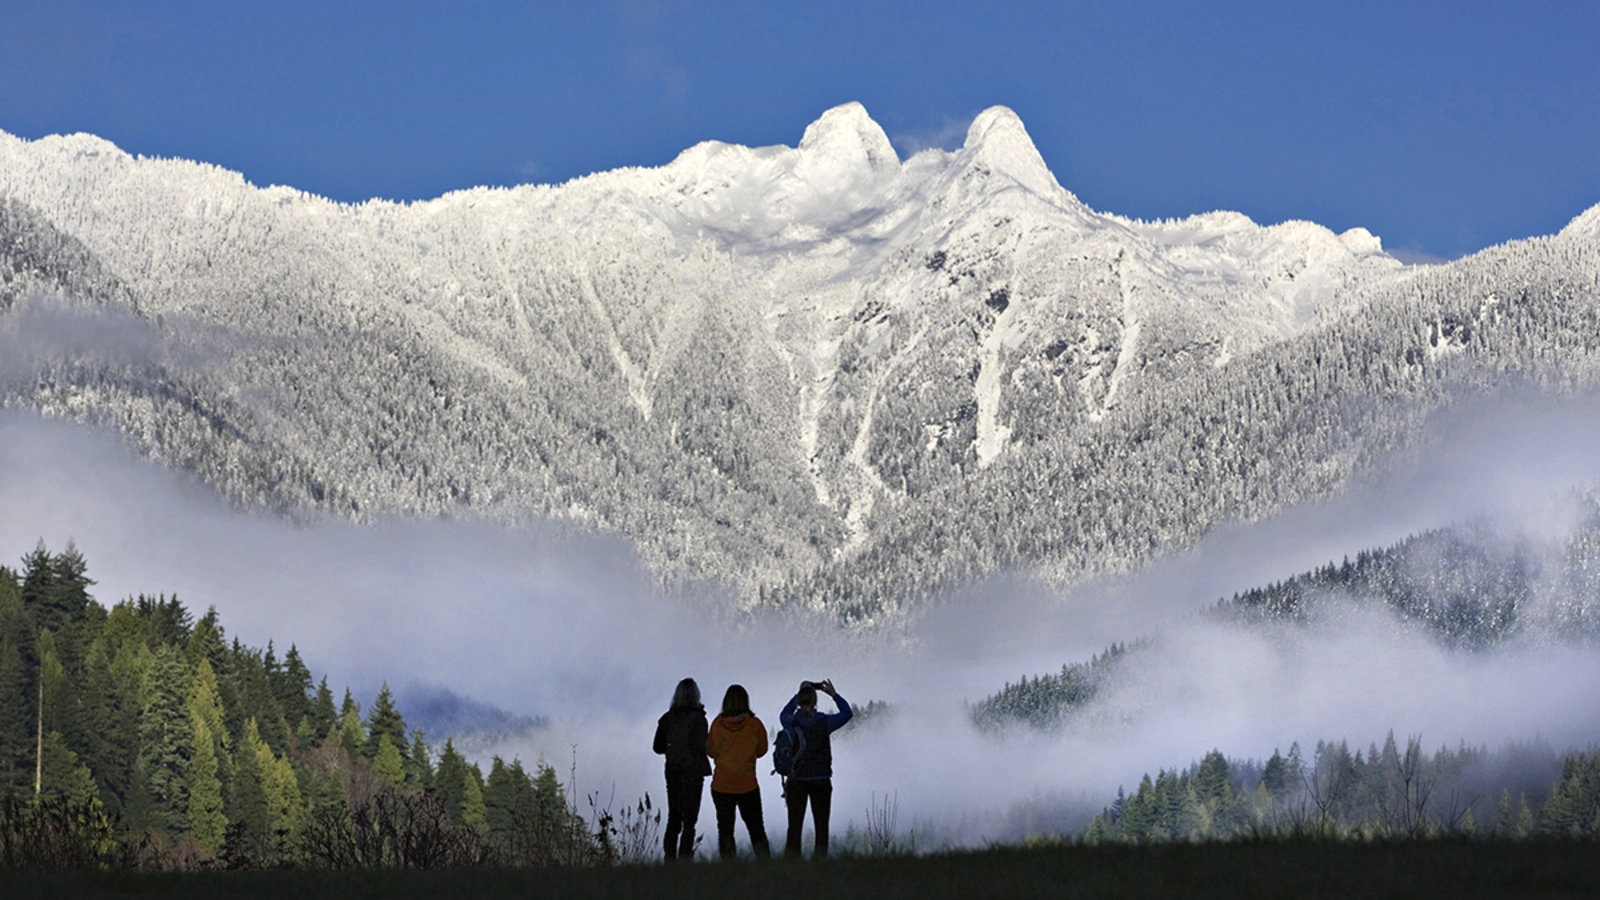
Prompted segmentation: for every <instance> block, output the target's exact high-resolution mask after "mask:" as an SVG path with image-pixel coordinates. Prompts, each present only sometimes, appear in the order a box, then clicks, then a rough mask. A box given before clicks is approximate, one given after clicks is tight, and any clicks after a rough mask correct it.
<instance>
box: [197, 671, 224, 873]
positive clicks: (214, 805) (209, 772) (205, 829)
mask: <svg viewBox="0 0 1600 900" xmlns="http://www.w3.org/2000/svg"><path fill="white" fill-rule="evenodd" d="M201 664H202V665H206V662H205V659H204V658H203V657H202V658H201ZM193 721H194V740H195V750H194V758H193V759H191V760H190V761H189V832H190V834H192V835H194V840H195V843H196V844H199V845H200V848H201V849H202V850H204V851H205V852H206V853H209V854H211V855H212V856H216V855H218V854H220V853H221V852H222V848H223V842H224V840H225V839H226V837H227V833H228V819H227V816H226V815H225V814H224V813H223V806H222V779H221V778H220V777H219V776H218V770H219V769H220V764H219V761H218V759H217V750H216V748H217V740H216V738H214V737H213V736H212V733H211V726H210V725H209V724H207V719H206V717H205V716H203V715H195V716H194V719H193ZM219 721H220V719H219Z"/></svg>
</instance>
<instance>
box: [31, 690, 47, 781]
mask: <svg viewBox="0 0 1600 900" xmlns="http://www.w3.org/2000/svg"><path fill="white" fill-rule="evenodd" d="M43 789H44V667H43V666H41V667H40V671H39V744H38V747H37V748H36V749H35V750H34V753H33V795H34V796H35V797H37V796H39V793H40V791H42V790H43Z"/></svg>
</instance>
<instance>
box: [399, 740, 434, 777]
mask: <svg viewBox="0 0 1600 900" xmlns="http://www.w3.org/2000/svg"><path fill="white" fill-rule="evenodd" d="M423 737H424V736H423V733H422V729H420V728H413V729H412V730H411V751H410V752H409V753H407V754H406V784H411V785H416V786H417V787H420V788H431V787H433V762H432V757H431V755H430V754H429V752H428V743H427V741H425V740H423Z"/></svg>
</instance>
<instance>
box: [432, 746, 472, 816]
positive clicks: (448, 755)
mask: <svg viewBox="0 0 1600 900" xmlns="http://www.w3.org/2000/svg"><path fill="white" fill-rule="evenodd" d="M469 777H470V776H468V774H467V760H466V758H465V757H463V756H462V755H461V753H460V752H459V751H457V750H456V745H455V742H454V741H452V740H451V739H450V738H445V741H444V749H443V750H441V751H440V752H439V768H438V771H437V772H436V773H435V774H434V778H433V784H434V790H435V792H436V793H437V796H438V797H439V804H440V805H441V806H443V807H444V808H445V810H446V811H447V812H449V813H450V818H451V819H453V820H454V821H456V822H460V821H461V811H462V808H463V803H464V801H465V799H466V796H467V779H468V778H469Z"/></svg>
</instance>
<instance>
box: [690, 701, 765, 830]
mask: <svg viewBox="0 0 1600 900" xmlns="http://www.w3.org/2000/svg"><path fill="white" fill-rule="evenodd" d="M706 755H707V756H709V757H711V758H712V759H714V760H716V762H717V767H716V771H714V772H713V773H712V775H711V803H712V805H713V806H715V807H716V808H717V851H718V853H719V854H720V855H721V857H722V858H723V859H733V858H734V857H735V856H737V855H738V849H737V848H736V847H735V846H734V843H733V816H734V812H735V811H736V810H737V811H738V814H739V817H740V818H742V819H744V827H745V830H746V831H748V832H750V846H751V848H752V849H753V850H755V853H756V856H757V857H758V858H760V859H767V858H768V857H770V856H771V855H772V849H771V847H770V846H769V845H768V844H767V827H766V825H765V824H764V823H763V821H762V818H761V785H760V784H759V783H758V782H757V781H756V760H758V759H760V758H761V757H763V756H766V755H767V726H766V725H763V724H762V723H761V720H760V719H758V718H756V715H755V713H752V712H751V711H750V694H749V692H748V691H746V690H745V689H744V687H743V686H742V685H737V684H734V685H729V686H728V692H727V693H726V694H723V695H722V714H721V715H719V716H717V717H716V718H715V719H713V720H712V721H711V731H710V733H709V734H707V735H706Z"/></svg>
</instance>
